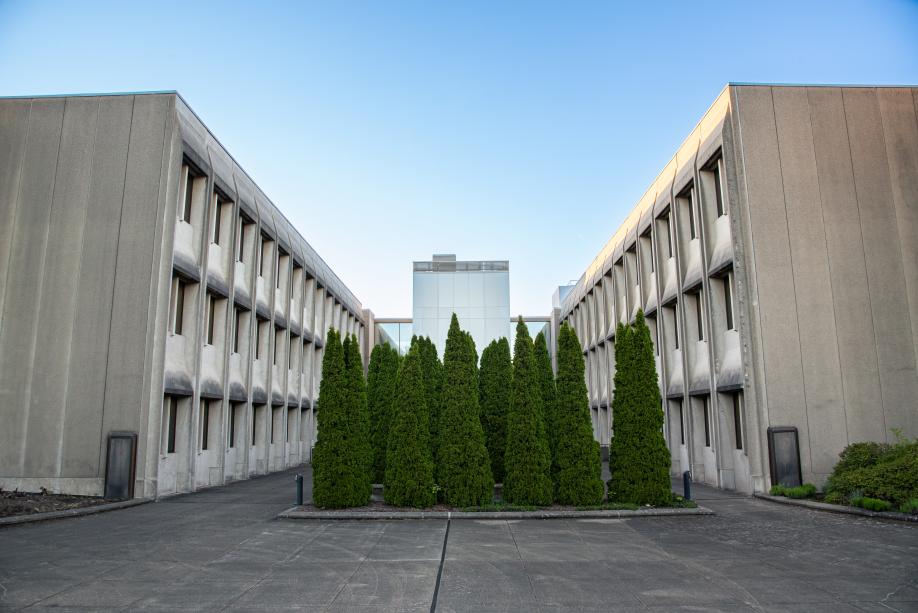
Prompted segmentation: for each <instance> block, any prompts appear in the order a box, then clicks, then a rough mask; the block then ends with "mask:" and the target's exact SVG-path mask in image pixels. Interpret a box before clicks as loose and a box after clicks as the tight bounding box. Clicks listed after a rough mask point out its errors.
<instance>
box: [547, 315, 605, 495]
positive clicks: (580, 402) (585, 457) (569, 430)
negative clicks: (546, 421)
mask: <svg viewBox="0 0 918 613" xmlns="http://www.w3.org/2000/svg"><path fill="white" fill-rule="evenodd" d="M553 413H554V423H553V425H552V427H551V430H552V431H553V432H554V437H553V438H554V441H555V454H554V465H553V468H552V474H553V476H554V485H555V501H556V502H558V503H560V504H572V505H577V506H590V505H597V504H599V503H600V502H602V499H603V495H604V493H605V492H604V490H605V486H604V484H603V482H602V459H601V457H600V455H599V444H598V443H597V442H596V441H595V439H594V438H593V427H592V424H591V421H590V402H589V397H588V395H587V388H586V380H585V378H584V363H583V353H582V351H581V346H580V341H579V340H578V339H577V334H576V332H574V329H573V328H571V327H570V326H568V325H567V324H566V323H565V324H563V325H562V326H561V329H560V331H559V333H558V381H557V397H556V401H555V408H554V411H553Z"/></svg>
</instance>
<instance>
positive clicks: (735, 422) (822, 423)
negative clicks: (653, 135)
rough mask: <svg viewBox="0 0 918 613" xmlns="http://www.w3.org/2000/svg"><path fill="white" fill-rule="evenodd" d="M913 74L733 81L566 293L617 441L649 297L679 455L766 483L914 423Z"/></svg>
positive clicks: (704, 468)
mask: <svg viewBox="0 0 918 613" xmlns="http://www.w3.org/2000/svg"><path fill="white" fill-rule="evenodd" d="M916 109H918V88H904V87H805V86H768V85H761V86H760V85H730V86H728V87H727V88H726V89H725V90H724V91H723V92H722V93H721V95H720V96H719V97H718V98H717V100H716V101H715V102H714V104H713V105H712V106H711V108H710V109H709V110H708V112H707V113H706V114H705V116H704V117H703V118H702V120H701V122H700V123H699V124H698V125H697V126H696V128H695V129H694V130H693V132H692V133H691V134H690V135H689V137H688V138H687V139H686V141H685V142H684V143H683V145H682V146H681V147H680V149H679V151H678V152H677V153H676V155H675V157H674V158H673V159H672V160H671V161H670V163H669V164H667V166H666V167H665V168H664V170H663V171H662V172H661V174H660V175H659V176H658V177H657V179H656V180H655V181H654V183H653V184H652V185H651V187H650V189H649V190H648V191H647V193H646V194H645V195H644V197H643V198H642V199H641V201H640V202H639V203H638V204H637V206H636V207H635V209H634V210H633V211H632V213H631V214H630V215H629V216H628V218H627V219H626V220H625V221H624V223H623V224H622V226H621V227H620V228H619V229H618V231H617V232H616V233H615V235H614V236H613V237H612V238H611V239H610V241H609V242H608V243H607V244H606V246H605V247H604V248H603V250H602V251H601V252H600V254H599V255H598V256H597V257H596V259H595V260H594V261H593V263H592V264H591V265H590V267H589V268H588V269H587V271H586V272H585V273H584V275H583V276H582V277H581V279H580V281H579V282H578V284H577V286H576V287H575V288H574V290H573V291H572V292H571V293H570V294H569V295H568V296H567V297H566V299H565V300H564V301H563V304H562V307H561V310H560V318H561V320H562V321H567V322H569V323H570V324H571V325H573V326H574V328H575V329H576V331H577V333H578V336H579V337H580V339H581V341H582V343H583V350H584V354H585V356H586V359H587V365H588V366H587V385H588V387H589V390H590V402H591V406H592V413H593V420H594V427H595V434H596V437H597V438H598V439H599V440H600V441H601V442H602V443H603V444H607V443H608V441H609V438H610V437H611V435H612V426H613V419H612V415H611V411H610V409H609V407H610V405H611V401H612V394H613V377H614V373H615V352H614V345H613V343H614V335H615V328H616V325H617V323H618V322H628V321H633V319H634V316H635V314H636V313H637V311H638V309H643V310H644V312H645V314H646V315H647V322H648V324H649V325H650V328H651V333H652V334H653V336H654V344H655V350H656V356H657V368H658V373H659V377H660V388H661V390H662V392H663V397H664V405H665V406H664V411H665V414H666V427H665V434H666V438H667V441H668V444H669V447H670V450H671V451H672V457H673V472H674V474H677V473H679V472H681V471H683V470H691V471H692V472H693V474H694V477H695V478H696V479H697V480H701V481H704V482H706V483H710V484H712V485H716V486H719V487H724V488H730V489H734V488H735V489H738V490H742V491H747V492H749V491H753V490H755V491H761V490H764V489H767V488H768V487H769V486H770V481H771V479H770V475H769V449H768V444H767V431H768V428H769V427H779V426H792V427H796V428H797V431H798V433H799V443H800V464H801V472H802V476H803V479H804V480H805V481H813V482H816V483H821V482H823V481H824V480H825V477H826V476H827V475H828V474H829V473H830V472H831V470H832V467H833V466H834V464H835V461H836V460H837V457H838V453H839V452H840V451H841V450H842V449H843V448H844V447H845V445H847V444H849V443H851V442H855V441H863V440H876V441H889V440H894V434H893V430H894V429H901V430H902V432H903V433H904V434H905V435H907V436H912V437H914V436H918V402H916V398H918V372H916V360H918V119H916Z"/></svg>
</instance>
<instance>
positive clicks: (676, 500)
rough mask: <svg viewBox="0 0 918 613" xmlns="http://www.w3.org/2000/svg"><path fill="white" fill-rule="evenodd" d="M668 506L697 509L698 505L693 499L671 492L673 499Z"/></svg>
mask: <svg viewBox="0 0 918 613" xmlns="http://www.w3.org/2000/svg"><path fill="white" fill-rule="evenodd" d="M670 506H671V507H674V508H676V509H697V508H698V505H697V504H695V501H694V500H689V499H687V498H683V497H682V496H679V495H678V494H673V501H672V503H671V504H670Z"/></svg>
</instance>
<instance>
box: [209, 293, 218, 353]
mask: <svg viewBox="0 0 918 613" xmlns="http://www.w3.org/2000/svg"><path fill="white" fill-rule="evenodd" d="M216 314H217V297H216V296H213V295H212V294H207V344H208V345H213V344H214V332H215V328H216V327H217V324H216V319H217V318H216Z"/></svg>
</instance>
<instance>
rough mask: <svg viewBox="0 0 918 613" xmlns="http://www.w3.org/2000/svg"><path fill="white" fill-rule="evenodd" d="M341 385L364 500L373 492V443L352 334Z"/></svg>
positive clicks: (356, 343)
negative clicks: (346, 398) (342, 385)
mask: <svg viewBox="0 0 918 613" xmlns="http://www.w3.org/2000/svg"><path fill="white" fill-rule="evenodd" d="M343 348H344V371H345V386H346V389H347V395H348V401H347V402H348V418H349V419H350V422H351V432H352V433H353V436H354V439H355V440H354V449H355V453H356V454H357V457H358V458H359V459H360V466H361V468H362V469H363V470H362V471H361V472H360V473H358V476H359V479H360V482H359V483H360V485H361V486H362V487H363V489H364V490H365V491H366V496H367V499H368V500H369V498H370V496H371V495H372V494H373V442H372V440H371V439H370V411H369V408H368V406H367V382H366V379H364V377H363V356H361V355H360V341H358V340H357V337H356V336H354V335H353V334H348V335H347V337H346V338H345V340H344V344H343Z"/></svg>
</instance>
